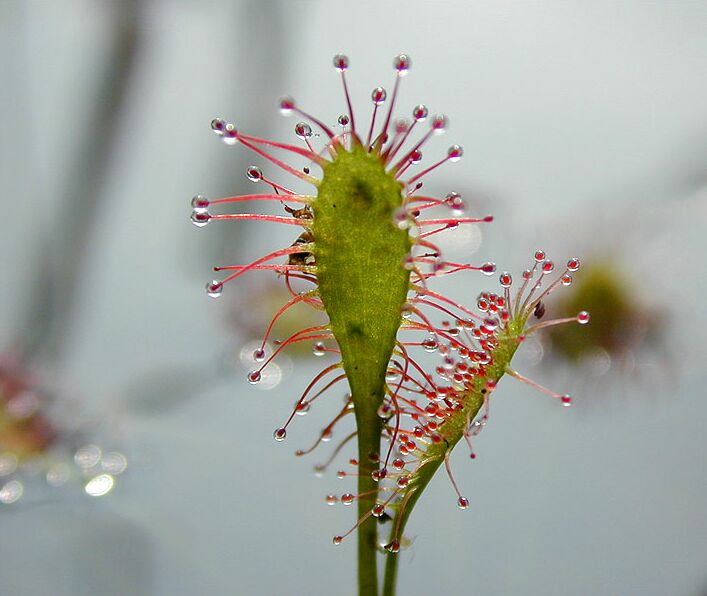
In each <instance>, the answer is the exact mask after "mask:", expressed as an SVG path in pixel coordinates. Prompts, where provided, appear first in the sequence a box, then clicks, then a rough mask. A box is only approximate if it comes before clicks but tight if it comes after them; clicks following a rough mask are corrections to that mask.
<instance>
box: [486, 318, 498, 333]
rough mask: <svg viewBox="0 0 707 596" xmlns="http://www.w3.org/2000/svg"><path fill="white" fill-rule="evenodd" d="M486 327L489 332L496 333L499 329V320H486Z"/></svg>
mask: <svg viewBox="0 0 707 596" xmlns="http://www.w3.org/2000/svg"><path fill="white" fill-rule="evenodd" d="M484 326H485V327H486V328H487V329H488V330H489V331H496V329H497V328H498V320H497V319H491V318H488V319H484Z"/></svg>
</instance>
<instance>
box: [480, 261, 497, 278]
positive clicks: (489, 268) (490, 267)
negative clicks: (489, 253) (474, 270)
mask: <svg viewBox="0 0 707 596" xmlns="http://www.w3.org/2000/svg"><path fill="white" fill-rule="evenodd" d="M481 273H483V274H484V275H493V274H494V273H496V263H491V262H490V261H489V262H488V263H484V264H483V265H481Z"/></svg>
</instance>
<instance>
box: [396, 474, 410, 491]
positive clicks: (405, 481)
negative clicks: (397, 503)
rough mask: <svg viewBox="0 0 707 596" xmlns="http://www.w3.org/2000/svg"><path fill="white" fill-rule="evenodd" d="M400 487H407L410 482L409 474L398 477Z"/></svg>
mask: <svg viewBox="0 0 707 596" xmlns="http://www.w3.org/2000/svg"><path fill="white" fill-rule="evenodd" d="M397 484H398V488H405V487H406V486H407V485H408V484H410V477H409V476H401V477H400V478H398V482H397Z"/></svg>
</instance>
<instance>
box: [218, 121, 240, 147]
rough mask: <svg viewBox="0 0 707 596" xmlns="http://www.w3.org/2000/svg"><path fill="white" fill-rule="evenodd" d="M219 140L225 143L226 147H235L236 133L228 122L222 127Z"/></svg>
mask: <svg viewBox="0 0 707 596" xmlns="http://www.w3.org/2000/svg"><path fill="white" fill-rule="evenodd" d="M221 140H222V141H223V142H224V143H226V145H235V144H236V143H237V142H238V131H237V130H236V127H235V126H234V125H233V124H232V123H231V122H228V123H227V124H226V126H225V127H224V129H223V135H221Z"/></svg>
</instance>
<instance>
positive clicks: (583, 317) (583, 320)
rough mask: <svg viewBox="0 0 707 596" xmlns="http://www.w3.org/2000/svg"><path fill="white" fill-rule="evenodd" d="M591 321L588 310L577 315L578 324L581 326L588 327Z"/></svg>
mask: <svg viewBox="0 0 707 596" xmlns="http://www.w3.org/2000/svg"><path fill="white" fill-rule="evenodd" d="M589 319H590V316H589V313H588V312H587V311H586V310H583V311H581V312H579V313H577V322H578V323H579V324H580V325H586V324H587V323H589Z"/></svg>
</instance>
